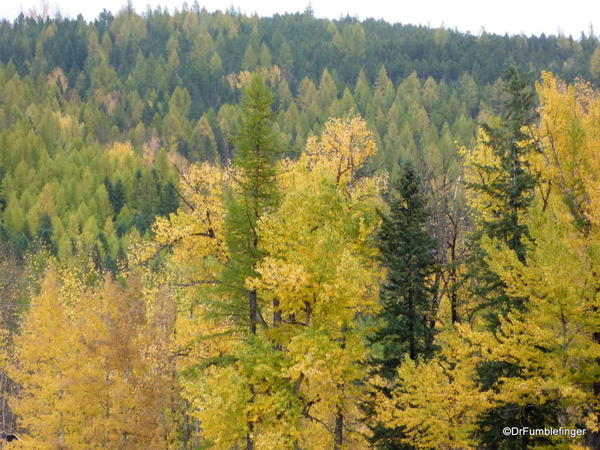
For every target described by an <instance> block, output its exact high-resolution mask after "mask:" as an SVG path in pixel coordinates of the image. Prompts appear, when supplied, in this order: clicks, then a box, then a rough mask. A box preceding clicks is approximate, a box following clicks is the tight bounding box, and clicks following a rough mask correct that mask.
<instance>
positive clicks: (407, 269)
mask: <svg viewBox="0 0 600 450" xmlns="http://www.w3.org/2000/svg"><path fill="white" fill-rule="evenodd" d="M388 202H389V213H387V214H382V221H383V222H382V226H381V231H380V234H379V249H380V250H381V257H382V262H383V264H384V266H385V267H386V268H387V270H388V275H387V280H386V281H385V283H384V284H383V286H382V290H381V303H382V310H381V313H380V314H379V317H378V319H379V322H380V327H379V328H378V329H377V331H376V332H375V333H374V334H373V335H372V336H371V338H370V341H371V345H372V347H373V354H374V356H373V358H372V360H371V363H372V364H373V365H374V367H375V371H376V372H377V373H379V374H380V375H381V376H383V377H384V378H386V379H388V380H390V381H393V380H394V378H395V376H396V370H397V368H398V367H399V366H400V364H401V363H402V361H403V360H404V358H405V357H406V356H409V357H410V358H411V359H415V358H417V357H428V356H431V354H432V352H433V338H434V333H435V328H434V317H435V311H434V309H435V305H434V304H433V299H434V296H433V292H432V288H431V286H430V285H429V283H430V277H431V276H432V274H433V273H434V271H435V269H436V260H435V249H436V246H435V242H434V239H433V238H432V236H431V234H430V229H429V228H428V218H429V212H428V209H427V201H426V199H425V197H424V196H423V194H422V193H421V191H420V178H419V176H418V175H417V174H416V172H415V170H414V168H413V166H412V165H411V164H410V163H406V164H405V165H404V167H403V170H402V173H401V175H400V178H399V179H398V181H396V183H395V184H394V186H393V189H392V191H391V194H390V198H389V200H388ZM388 394H389V392H388ZM373 432H374V437H373V441H374V443H375V444H376V445H378V446H379V447H380V448H386V449H395V448H403V447H398V446H397V444H394V443H393V442H392V441H394V440H396V441H397V439H398V436H399V435H400V434H401V433H402V430H397V429H396V430H389V429H386V428H385V427H382V426H375V427H374V428H373Z"/></svg>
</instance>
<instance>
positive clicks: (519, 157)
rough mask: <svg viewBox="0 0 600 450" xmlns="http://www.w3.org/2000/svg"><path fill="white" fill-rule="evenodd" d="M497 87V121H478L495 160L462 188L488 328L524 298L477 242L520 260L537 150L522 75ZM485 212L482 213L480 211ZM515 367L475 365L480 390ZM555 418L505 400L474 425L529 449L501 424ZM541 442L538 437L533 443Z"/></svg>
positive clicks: (509, 74)
mask: <svg viewBox="0 0 600 450" xmlns="http://www.w3.org/2000/svg"><path fill="white" fill-rule="evenodd" d="M503 81H504V86H503V91H504V95H505V97H506V100H505V101H504V105H503V106H504V108H503V114H502V118H501V121H500V124H499V126H492V125H489V124H483V125H482V129H483V131H484V132H485V133H484V136H485V138H484V141H483V142H482V144H483V145H485V146H487V147H488V148H489V149H491V152H492V155H493V157H494V159H495V161H493V162H491V163H490V164H489V165H487V164H478V165H476V169H477V170H479V171H482V172H485V173H488V174H489V175H490V177H489V179H490V180H492V181H491V182H488V183H469V184H468V185H467V188H468V189H469V190H471V191H472V192H473V194H474V195H475V196H478V197H479V199H483V202H482V204H481V205H480V206H479V207H478V208H476V209H479V214H477V215H476V220H477V221H478V224H479V229H478V231H477V232H476V233H475V234H474V239H473V248H474V252H473V257H472V262H471V267H472V270H471V274H470V276H471V277H472V278H473V280H474V283H473V285H474V286H475V288H474V292H473V293H474V294H475V296H476V297H477V298H479V299H482V302H481V305H480V308H481V309H482V311H483V314H484V316H485V317H486V318H487V324H488V328H490V329H491V330H496V329H497V328H498V327H499V325H500V317H501V316H506V314H507V313H509V312H510V311H512V310H515V309H517V310H521V309H523V307H524V304H525V303H526V299H524V298H520V297H516V296H511V295H509V294H508V293H507V292H506V286H505V285H504V283H503V282H502V280H501V279H500V277H499V276H498V275H497V274H496V273H495V272H493V271H492V270H490V268H489V267H488V264H487V262H486V258H487V255H486V252H485V250H483V249H482V247H481V245H480V243H481V240H482V238H484V237H485V238H489V239H491V240H492V241H494V242H497V243H501V244H503V245H506V246H507V247H508V248H509V249H511V250H512V251H514V253H515V255H516V256H517V258H518V259H519V260H520V261H521V262H522V263H524V264H526V254H527V246H526V240H527V238H528V237H529V230H528V227H527V225H526V223H525V221H524V220H523V219H524V216H525V214H526V213H527V210H528V208H529V207H530V205H531V203H532V201H533V197H534V188H535V186H536V182H537V176H536V173H535V172H534V170H533V169H532V168H531V167H530V165H529V161H530V160H531V157H530V156H531V153H532V152H535V151H537V148H536V144H535V143H534V142H532V141H531V139H530V138H529V136H528V129H530V128H532V127H533V126H534V125H535V122H536V120H537V114H536V112H535V109H534V93H533V91H532V89H531V87H530V86H529V85H528V83H527V80H526V78H525V76H524V75H523V74H522V73H520V72H519V71H518V70H517V68H516V67H514V66H512V67H510V68H509V69H508V70H506V71H505V73H504V75H503ZM482 211H485V213H482ZM519 371H520V368H519V367H517V366H515V365H513V364H506V363H492V362H485V363H483V364H481V365H480V366H479V367H478V372H479V376H480V381H481V384H482V386H483V387H484V388H485V389H488V388H490V387H491V386H493V385H494V384H495V383H497V380H498V379H499V378H501V377H503V376H507V377H510V376H515V375H516V374H517V373H519ZM556 420H558V419H557V417H556V414H555V408H554V407H553V406H552V405H551V404H550V403H549V404H548V405H547V406H546V407H543V408H540V407H534V406H527V407H521V406H519V405H517V404H507V405H505V406H502V407H495V408H491V409H490V410H488V411H487V412H486V413H485V414H484V415H483V417H482V419H481V422H480V429H481V430H483V432H482V440H483V441H484V442H486V443H487V444H489V445H492V447H490V448H529V446H530V445H532V442H531V441H532V439H531V438H529V436H527V435H524V436H521V437H519V438H515V439H509V440H507V439H506V438H504V437H503V435H502V431H501V430H502V428H503V427H506V426H517V427H530V428H542V427H544V426H546V425H548V424H551V423H555V421H556ZM539 441H541V442H543V441H544V438H541V439H538V440H537V442H539Z"/></svg>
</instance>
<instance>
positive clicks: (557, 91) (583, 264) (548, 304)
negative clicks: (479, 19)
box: [481, 73, 600, 442]
mask: <svg viewBox="0 0 600 450" xmlns="http://www.w3.org/2000/svg"><path fill="white" fill-rule="evenodd" d="M537 90H538V94H539V96H540V100H541V108H540V112H541V114H540V126H539V136H538V138H539V141H540V142H541V153H539V154H536V155H535V159H534V161H533V163H534V164H535V167H536V169H537V170H538V171H539V173H540V175H541V179H542V180H541V181H542V186H545V189H544V190H540V194H539V195H538V196H537V198H536V201H535V202H534V204H533V205H532V207H531V208H530V210H529V212H528V216H527V225H528V227H529V232H530V236H531V239H530V241H529V242H528V247H529V250H528V253H527V258H526V260H525V261H521V260H519V258H518V257H517V255H516V254H515V252H514V251H512V250H510V249H508V248H507V247H506V246H505V245H501V244H499V243H498V242H494V241H491V240H488V241H487V242H486V243H485V248H486V252H487V254H488V264H489V266H490V268H491V269H492V270H493V271H494V272H495V273H496V274H498V276H499V277H500V278H501V280H502V281H503V283H504V284H505V285H506V289H507V292H508V294H509V295H511V296H518V297H522V298H526V299H527V302H526V303H525V305H524V308H523V309H522V310H515V311H512V312H510V313H509V314H507V315H506V316H505V317H502V318H501V325H500V327H499V329H498V330H497V332H496V333H495V334H493V335H492V334H485V333H484V334H482V336H483V339H482V341H481V342H482V345H483V348H484V354H483V356H484V357H485V358H486V359H487V360H490V361H495V362H500V363H508V364H511V365H513V366H515V367H518V368H519V370H518V372H517V373H513V374H511V375H510V376H508V375H507V376H501V377H500V378H499V379H498V381H497V383H496V386H495V388H496V390H497V395H496V396H495V400H496V402H498V403H499V404H509V403H510V404H518V405H521V406H531V405H533V406H542V405H546V404H553V405H555V406H554V408H558V409H557V410H556V411H555V415H556V418H555V421H556V422H558V423H548V426H558V425H560V426H568V427H580V428H587V429H588V433H589V434H592V433H595V432H597V431H598V414H597V411H598V398H597V396H595V394H594V392H595V391H597V384H598V382H599V380H600V369H599V367H598V363H597V361H598V358H599V357H600V344H599V343H598V341H597V337H596V336H597V334H596V333H597V331H598V329H600V316H599V314H598V311H599V306H600V296H599V292H600V279H599V278H598V273H599V269H600V266H599V265H600V253H599V252H598V251H599V250H600V234H599V230H600V229H599V228H598V225H599V223H598V222H599V221H598V217H599V216H598V212H599V211H600V202H599V201H600V197H599V196H598V192H599V191H600V163H599V157H598V154H599V153H600V131H599V130H600V97H599V95H598V93H596V92H593V91H592V90H591V89H590V88H589V87H588V86H587V85H585V84H584V83H581V82H580V83H576V84H575V85H571V86H567V85H566V84H564V83H562V82H561V81H559V80H556V79H555V78H554V77H553V76H552V75H551V74H548V73H544V74H543V76H542V82H541V83H539V84H538V86H537ZM553 439H554V440H555V441H556V442H558V441H560V440H561V439H563V440H564V439H565V438H564V437H562V438H561V437H558V438H553ZM588 439H590V437H589V436H588ZM569 442H572V441H569ZM590 442H591V441H590Z"/></svg>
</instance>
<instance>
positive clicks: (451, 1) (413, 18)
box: [0, 0, 600, 38]
mask: <svg viewBox="0 0 600 450" xmlns="http://www.w3.org/2000/svg"><path fill="white" fill-rule="evenodd" d="M42 1H45V3H46V4H47V5H48V7H49V11H50V14H51V15H52V14H53V13H54V12H56V11H57V10H60V12H61V14H62V15H63V16H71V17H75V16H77V14H80V13H81V14H83V16H84V17H85V18H86V19H88V20H92V19H94V18H95V17H96V16H97V15H98V13H99V12H100V11H102V9H104V8H106V9H108V10H111V11H113V12H115V13H116V12H117V11H119V10H120V9H121V8H122V6H123V5H124V4H125V2H126V0H104V1H98V0H87V1H86V0H0V16H2V17H4V18H9V19H13V18H15V17H16V16H17V15H18V14H19V12H21V11H23V12H25V13H27V12H28V11H30V10H31V9H32V8H35V9H37V10H38V11H39V10H41V5H42ZM192 2H193V0H192V1H190V2H188V3H189V4H191V3H192ZM199 3H200V6H204V7H205V8H206V9H208V10H209V11H214V10H216V9H221V10H223V9H227V8H228V7H229V6H233V7H234V8H236V9H238V8H239V9H240V10H241V11H242V12H245V13H249V14H252V13H255V12H256V13H258V14H259V15H261V16H270V15H273V14H275V13H285V12H296V11H304V10H305V9H306V6H307V5H308V0H225V1H223V0H221V1H219V0H202V1H200V0H199ZM132 4H133V6H134V8H135V9H136V10H137V11H138V12H143V11H145V10H146V7H147V5H151V6H152V7H154V6H156V5H161V6H166V7H168V8H169V10H170V11H173V10H174V9H176V8H177V9H181V5H182V4H183V1H181V0H160V1H157V0H132ZM311 4H312V8H313V11H314V14H315V16H316V17H328V18H333V19H337V18H339V17H340V16H345V15H347V14H349V15H351V16H356V17H359V18H361V19H365V18H368V17H373V18H378V19H379V18H382V19H385V20H386V21H388V22H400V23H405V24H406V23H410V24H416V25H418V24H422V25H429V26H432V27H437V26H440V25H442V24H443V25H445V26H446V27H449V28H457V29H458V30H460V31H470V32H471V33H473V34H479V32H480V31H481V29H482V28H485V30H486V31H488V32H493V33H500V34H504V33H511V34H513V33H521V32H522V33H525V34H527V35H530V34H541V33H546V34H557V33H558V32H562V33H563V34H565V35H569V34H571V35H573V37H576V38H577V37H579V35H580V34H581V32H582V31H584V32H585V34H589V31H590V26H593V28H594V30H595V34H598V33H599V32H600V0H568V1H564V0H563V1H558V0H395V1H394V0H312V2H311Z"/></svg>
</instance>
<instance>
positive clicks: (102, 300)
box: [11, 269, 175, 449]
mask: <svg viewBox="0 0 600 450" xmlns="http://www.w3.org/2000/svg"><path fill="white" fill-rule="evenodd" d="M144 291H145V290H144V289H143V288H142V285H141V284H140V281H139V279H138V277H134V276H132V277H130V278H129V279H128V280H127V281H126V282H125V286H123V285H122V284H121V283H119V282H116V281H112V280H110V279H108V278H107V279H106V280H105V281H104V282H102V283H100V284H99V285H98V286H95V287H94V286H92V287H86V286H85V285H83V284H82V283H81V282H78V281H77V280H75V279H74V278H73V275H72V273H69V272H68V271H61V273H60V274H59V273H57V271H56V270H54V269H50V270H49V271H48V273H47V274H46V276H45V278H44V281H43V283H42V286H41V291H40V294H39V295H37V296H34V298H33V300H32V305H31V310H30V312H29V314H28V315H27V318H26V320H25V323H24V324H23V327H22V332H21V334H20V335H19V336H17V337H16V338H15V358H16V363H15V366H14V368H13V371H12V373H11V375H12V376H13V377H14V378H15V380H16V381H17V382H19V383H21V385H22V390H21V392H20V393H19V396H18V398H15V399H14V401H13V407H14V410H15V412H16V413H17V414H18V415H19V417H20V418H21V423H20V426H21V428H22V429H25V430H27V432H28V435H27V437H26V438H25V439H23V441H21V442H20V443H19V445H21V446H22V447H24V448H36V449H37V448H73V449H76V448H81V449H83V448H115V449H117V448H122V449H125V448H141V447H151V448H156V447H163V448H168V447H169V446H170V445H171V443H172V441H173V436H171V435H170V433H171V429H172V419H173V418H172V417H171V413H170V410H171V408H172V401H173V399H172V395H173V392H172V388H173V383H174V382H175V379H174V373H173V368H172V367H171V363H170V355H169V353H168V352H167V351H166V350H167V348H168V343H169V338H170V336H171V332H172V331H171V330H172V325H171V324H170V322H171V321H172V319H171V318H172V317H173V314H172V313H170V312H169V308H168V307H166V305H160V307H154V308H153V307H151V306H150V305H152V304H154V303H156V302H157V301H158V299H156V298H152V297H147V298H146V297H145V295H144Z"/></svg>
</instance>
